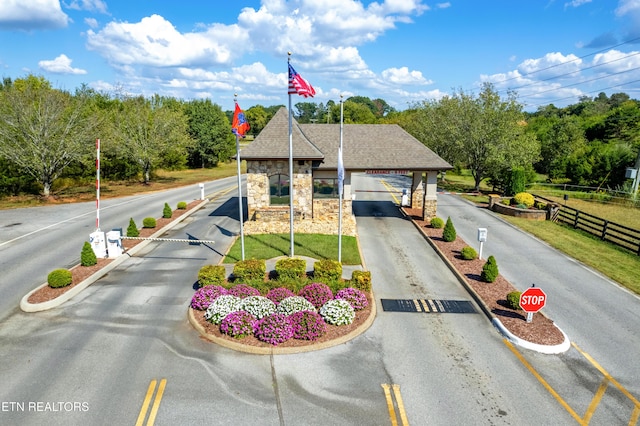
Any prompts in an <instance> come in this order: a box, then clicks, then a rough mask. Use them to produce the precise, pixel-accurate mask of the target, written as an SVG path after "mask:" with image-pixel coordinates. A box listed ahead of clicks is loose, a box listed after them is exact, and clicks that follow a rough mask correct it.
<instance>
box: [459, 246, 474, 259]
mask: <svg viewBox="0 0 640 426" xmlns="http://www.w3.org/2000/svg"><path fill="white" fill-rule="evenodd" d="M460 255H461V256H462V258H463V259H464V260H473V259H475V258H476V257H478V253H477V252H476V249H474V248H473V247H471V246H466V247H463V248H462V250H460Z"/></svg>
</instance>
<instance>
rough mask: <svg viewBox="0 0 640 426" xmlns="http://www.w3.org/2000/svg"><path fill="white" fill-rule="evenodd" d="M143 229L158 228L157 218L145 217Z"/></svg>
mask: <svg viewBox="0 0 640 426" xmlns="http://www.w3.org/2000/svg"><path fill="white" fill-rule="evenodd" d="M142 227H143V228H155V227H156V218H155V217H145V218H144V219H142Z"/></svg>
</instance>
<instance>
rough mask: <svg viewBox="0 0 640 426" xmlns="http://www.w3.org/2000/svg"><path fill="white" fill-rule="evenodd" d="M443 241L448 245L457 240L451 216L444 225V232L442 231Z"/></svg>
mask: <svg viewBox="0 0 640 426" xmlns="http://www.w3.org/2000/svg"><path fill="white" fill-rule="evenodd" d="M442 239H443V240H445V241H446V242H448V243H450V242H452V241H455V240H456V228H455V227H454V226H453V222H452V221H451V217H450V216H449V217H447V223H446V224H445V225H444V230H443V231H442Z"/></svg>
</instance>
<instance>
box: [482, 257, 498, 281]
mask: <svg viewBox="0 0 640 426" xmlns="http://www.w3.org/2000/svg"><path fill="white" fill-rule="evenodd" d="M480 277H481V278H482V281H485V282H488V283H492V282H494V281H495V280H496V278H498V263H497V262H496V258H495V257H493V256H489V258H488V259H487V261H486V263H485V264H484V265H483V266H482V273H481V274H480Z"/></svg>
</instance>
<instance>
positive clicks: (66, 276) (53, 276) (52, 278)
mask: <svg viewBox="0 0 640 426" xmlns="http://www.w3.org/2000/svg"><path fill="white" fill-rule="evenodd" d="M72 280H73V276H72V275H71V271H70V270H68V269H54V270H53V271H51V272H49V275H48V276H47V284H49V287H51V288H60V287H66V286H68V285H69V284H71V281H72Z"/></svg>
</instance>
